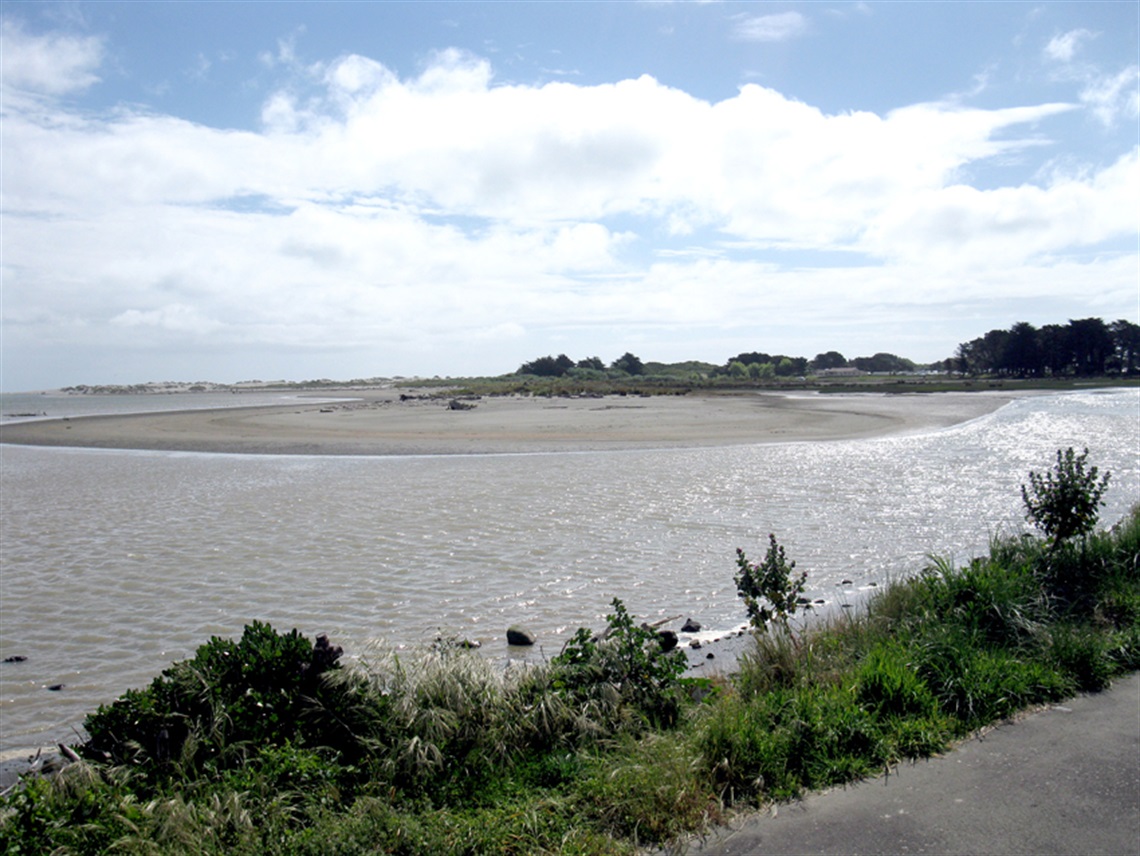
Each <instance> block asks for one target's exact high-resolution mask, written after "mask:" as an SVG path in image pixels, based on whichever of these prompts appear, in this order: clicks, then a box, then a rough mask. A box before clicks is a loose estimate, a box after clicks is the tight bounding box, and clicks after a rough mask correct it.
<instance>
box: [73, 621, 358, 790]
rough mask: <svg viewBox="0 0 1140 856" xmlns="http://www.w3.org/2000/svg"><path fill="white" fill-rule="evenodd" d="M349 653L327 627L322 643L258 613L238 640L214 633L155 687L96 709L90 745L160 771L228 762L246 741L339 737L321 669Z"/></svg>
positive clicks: (101, 755)
mask: <svg viewBox="0 0 1140 856" xmlns="http://www.w3.org/2000/svg"><path fill="white" fill-rule="evenodd" d="M340 654H341V649H340V648H336V647H333V646H331V645H329V643H328V639H327V638H325V637H323V636H322V637H319V638H318V640H317V643H316V645H314V644H313V643H311V642H310V641H309V640H308V639H306V638H305V637H304V636H302V635H301V634H300V633H298V632H297V631H296V630H293V631H291V632H290V633H286V634H278V633H277V632H276V631H275V630H274V629H273V628H272V627H270V626H269V625H268V624H264V623H262V622H258V621H255V622H253V623H252V624H250V625H248V626H246V628H245V630H244V632H243V634H242V637H241V640H240V641H238V642H234V641H233V640H231V639H221V638H219V637H216V636H215V637H213V638H212V639H211V640H210V641H209V642H208V643H206V644H205V645H202V646H201V647H199V648H198V651H197V653H196V654H195V656H194V658H193V659H191V660H184V661H181V662H178V663H175V664H174V665H173V666H171V667H170V668H168V669H166V670H164V671H163V672H162V674H161V675H160V676H159V677H157V678H155V679H154V681H152V682H151V685H150V686H149V687H148V688H147V689H144V690H128V691H127V692H126V693H125V694H124V695H123V696H122V697H121V698H120V699H118V700H117V701H115V702H113V703H112V704H110V705H103V706H100V708H99V709H98V710H97V711H96V712H95V713H93V714H91V715H90V716H88V717H87V719H86V720H85V722H84V727H85V728H86V730H87V734H88V735H89V739H88V740H87V742H86V743H85V744H83V745H82V746H81V747H80V750H81V754H83V755H85V756H86V757H88V758H92V759H95V760H111V761H114V762H115V763H133V764H136V765H140V766H142V767H145V768H147V769H149V770H151V771H156V770H159V769H166V768H170V767H171V766H173V765H187V764H190V765H196V764H197V763H200V762H203V761H206V760H210V761H212V762H213V763H214V765H215V766H218V767H219V768H223V767H225V766H226V765H227V763H229V762H227V761H226V760H225V758H224V756H225V755H227V753H230V752H233V751H234V750H236V751H237V754H241V750H242V748H243V746H244V745H245V744H252V745H253V746H255V747H257V748H261V747H264V746H267V745H284V744H286V743H288V742H290V741H294V742H298V743H301V744H304V743H311V744H314V745H321V744H325V743H328V742H336V736H335V734H334V733H329V734H326V733H324V731H323V729H322V725H323V724H325V723H322V722H320V721H319V712H320V707H319V700H320V698H321V697H322V695H323V694H324V692H323V686H322V680H321V676H322V675H323V674H324V673H325V672H328V671H330V670H333V669H336V668H337V659H338V658H339V657H340ZM330 738H332V739H331V740H330ZM234 760H235V761H236V760H237V759H236V758H235V759H234Z"/></svg>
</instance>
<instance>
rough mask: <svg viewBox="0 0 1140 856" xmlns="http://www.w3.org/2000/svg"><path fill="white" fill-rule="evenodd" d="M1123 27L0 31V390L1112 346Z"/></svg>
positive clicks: (986, 8)
mask: <svg viewBox="0 0 1140 856" xmlns="http://www.w3.org/2000/svg"><path fill="white" fill-rule="evenodd" d="M1138 24H1140V3H1137V2H1108V3H1105V2H1072V3H1048V2H1042V3H1034V2H1009V3H1005V2H948V3H938V2H890V3H876V2H857V3H845V2H827V0H823V2H811V3H779V2H772V3H734V2H704V3H702V2H617V1H616V0H607V2H596V3H590V2H538V3H528V2H497V3H485V2H463V3H444V2H439V3H434V2H415V3H401V2H353V3H348V2H346V3H336V2H320V3H308V2H288V3H285V2H281V3H276V2H121V3H120V2H66V3H52V2H39V0H37V2H34V3H25V2H15V0H4V2H3V3H2V4H0V71H2V75H0V114H2V115H0V276H2V282H0V315H2V321H0V336H2V338H0V388H2V389H3V390H4V391H7V392H14V391H23V390H34V389H52V388H58V387H62V386H70V385H75V384H117V383H140V382H146V381H164V380H176V381H195V380H209V381H217V382H230V383H232V382H238V381H245V380H253V379H258V380H278V379H286V380H306V379H316V378H331V379H334V380H348V379H352V378H371V377H378V376H384V377H391V376H397V375H401V376H425V377H430V376H434V375H440V376H450V377H463V376H474V375H498V374H504V373H508V372H512V371H514V370H515V369H517V368H518V367H519V365H520V364H521V363H523V362H525V361H528V360H531V359H533V358H535V357H538V356H542V355H546V354H552V355H557V354H560V353H565V354H567V355H569V356H570V357H571V358H573V359H575V360H579V359H583V358H586V357H592V356H598V357H600V358H601V359H602V360H603V361H605V362H607V363H609V362H611V361H613V360H614V359H616V358H618V357H619V356H621V355H622V354H623V353H625V352H627V351H630V352H633V353H634V354H636V355H637V356H639V357H640V358H641V359H642V360H645V361H660V362H679V361H683V360H703V361H707V362H712V363H724V362H725V361H726V360H727V359H728V358H729V357H731V356H733V355H735V354H738V353H741V352H745V351H765V352H769V353H780V354H788V355H792V356H805V357H808V358H811V357H813V356H815V355H816V354H818V353H822V352H825V351H830V350H837V351H840V352H841V353H843V354H844V355H845V356H847V357H848V358H853V357H856V356H867V355H870V354H873V353H875V352H879V351H888V352H891V353H895V354H898V355H900V356H904V357H908V358H910V359H913V360H915V361H918V362H923V363H925V362H931V361H935V360H940V359H943V358H945V357H948V356H951V355H952V354H953V353H954V350H955V348H956V347H957V345H958V344H959V343H962V342H965V341H969V340H970V339H973V338H975V337H977V336H980V335H982V334H984V333H985V332H987V331H988V330H991V329H1007V328H1009V327H1010V326H1012V325H1013V324H1014V323H1016V322H1020V321H1028V322H1029V323H1031V324H1035V325H1037V326H1040V325H1043V324H1051V323H1061V324H1063V323H1066V322H1067V321H1068V320H1069V319H1074V318H1086V317H1093V316H1095V317H1101V318H1104V319H1105V320H1107V321H1112V320H1116V319H1118V318H1126V319H1128V320H1130V321H1133V322H1140V64H1138V63H1140V34H1138Z"/></svg>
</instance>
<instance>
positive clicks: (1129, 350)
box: [1109, 318, 1140, 374]
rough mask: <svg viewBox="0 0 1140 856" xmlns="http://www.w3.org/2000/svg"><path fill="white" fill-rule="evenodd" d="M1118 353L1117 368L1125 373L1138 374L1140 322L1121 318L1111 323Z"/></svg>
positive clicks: (1114, 345)
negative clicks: (1136, 322)
mask: <svg viewBox="0 0 1140 856" xmlns="http://www.w3.org/2000/svg"><path fill="white" fill-rule="evenodd" d="M1109 329H1110V331H1111V332H1112V343H1113V347H1114V350H1115V353H1116V362H1117V368H1118V369H1119V370H1120V371H1121V372H1123V373H1124V374H1136V369H1137V365H1138V364H1140V324H1133V323H1132V322H1131V321H1127V320H1125V319H1124V318H1121V319H1120V320H1119V321H1113V322H1112V323H1111V324H1110V325H1109Z"/></svg>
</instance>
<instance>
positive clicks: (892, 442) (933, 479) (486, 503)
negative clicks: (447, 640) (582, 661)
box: [0, 389, 1140, 752]
mask: <svg viewBox="0 0 1140 856" xmlns="http://www.w3.org/2000/svg"><path fill="white" fill-rule="evenodd" d="M1066 446H1076V447H1078V448H1079V447H1085V446H1087V447H1089V449H1090V450H1091V455H1090V457H1091V460H1092V461H1093V462H1094V463H1096V464H1097V465H1098V466H1100V467H1101V469H1102V470H1110V471H1111V472H1112V484H1111V487H1110V489H1109V492H1108V494H1107V496H1106V499H1107V507H1106V508H1105V509H1104V510H1103V512H1102V521H1104V522H1113V521H1115V520H1117V519H1119V518H1120V517H1122V516H1123V515H1124V514H1125V513H1127V511H1128V510H1129V508H1130V507H1131V506H1132V505H1133V504H1135V503H1136V502H1137V501H1138V499H1140V390H1135V389H1132V390H1105V391H1095V392H1078V393H1067V394H1059V395H1045V396H1034V397H1027V398H1022V399H1018V400H1016V401H1014V402H1013V403H1011V404H1009V405H1007V406H1005V407H1003V408H1002V409H1000V410H998V411H997V412H995V413H993V414H991V415H989V416H986V417H983V418H981V419H977V420H974V421H972V422H968V423H965V424H962V425H958V426H955V427H953V428H950V429H945V430H941V431H936V432H931V433H925V434H922V435H913V436H900V437H890V438H881V439H872V440H858V441H842V442H816V443H795V442H791V443H782V444H765V445H755V446H738V447H729V448H723V447H722V448H706V449H687V450H660V451H621V452H578V453H557V454H528V455H481V456H441V457H356V458H352V457H347V458H346V457H299V456H281V457H277V456H241V455H209V454H196V453H172V452H122V451H105V450H82V449H44V448H32V447H17V446H2V445H0V477H2V490H0V562H2V573H0V659H3V658H7V657H13V656H23V657H26V658H27V659H26V660H25V661H23V662H18V663H3V664H0V752H4V751H7V752H11V751H13V750H17V749H20V750H23V749H25V748H28V747H33V746H37V745H42V744H46V745H50V744H51V743H54V742H56V741H61V740H62V741H73V740H74V739H76V733H77V731H78V729H79V728H80V727H81V724H82V720H83V716H84V715H85V714H86V713H87V712H89V711H91V710H93V709H94V708H95V707H96V706H97V705H99V704H101V703H108V702H110V701H112V700H114V699H115V698H116V697H117V696H118V695H120V694H121V693H122V692H123V691H124V690H126V689H127V688H129V687H139V686H143V685H145V684H147V683H148V682H149V681H150V680H151V678H153V677H154V676H155V675H156V674H158V672H159V671H161V669H163V668H164V667H166V666H167V665H169V664H170V663H171V662H172V661H174V660H177V659H182V658H185V657H187V656H190V655H191V654H192V653H193V651H194V649H195V648H196V647H197V646H198V645H200V644H201V643H203V642H204V641H206V640H207V639H208V638H209V637H210V636H212V635H221V636H239V635H240V634H241V631H242V627H243V626H244V625H245V624H246V623H247V622H249V621H251V620H253V619H261V620H265V621H269V622H270V623H271V624H273V625H274V626H275V627H277V628H278V629H279V630H288V629H291V628H293V627H296V628H297V629H299V630H300V631H301V632H303V633H305V634H306V635H308V636H310V637H312V636H315V635H316V634H318V633H327V634H328V635H329V636H330V638H331V639H332V640H333V641H334V642H335V643H336V644H340V645H342V646H343V647H344V649H345V652H346V656H353V655H356V654H357V653H359V652H360V651H362V650H363V649H364V648H365V647H366V646H367V645H368V644H369V643H370V642H371V641H373V640H377V639H379V640H384V641H386V642H387V643H389V644H391V645H408V646H416V645H420V644H424V643H427V642H430V641H431V640H432V639H434V638H435V637H436V636H438V635H440V634H443V635H447V636H451V635H454V636H458V637H462V638H467V639H472V640H477V641H480V642H482V643H483V648H482V651H483V653H484V654H485V655H486V656H489V657H493V658H496V659H501V660H503V661H505V660H506V659H507V657H508V656H519V655H520V652H519V651H518V650H517V649H508V647H507V645H506V642H505V631H506V628H507V627H508V626H509V625H511V624H521V625H525V626H527V627H529V628H531V629H532V630H534V631H535V632H536V633H537V635H538V637H539V645H538V646H537V648H536V649H535V650H534V651H532V652H531V653H530V654H529V656H532V657H535V656H538V657H541V656H552V655H553V654H556V653H557V652H558V650H559V648H560V647H561V644H562V642H563V641H564V640H565V639H566V638H567V637H568V636H569V635H571V634H572V633H573V631H574V629H575V628H577V627H578V626H582V625H585V626H591V627H600V626H602V625H603V623H604V620H605V619H604V616H605V614H606V613H607V611H609V605H610V601H611V599H612V598H614V597H620V598H621V599H622V600H623V601H624V603H625V604H626V606H627V607H628V608H629V610H630V612H632V613H633V614H634V615H636V616H637V617H638V618H639V619H644V620H649V621H656V620H658V619H662V618H667V617H671V616H682V618H684V617H688V616H692V617H694V618H696V619H698V620H699V621H701V622H702V623H703V624H704V625H705V627H706V628H724V629H728V628H733V627H738V626H740V625H741V623H742V622H743V620H744V617H745V616H744V612H743V608H742V606H741V604H740V602H739V599H738V598H737V596H736V589H735V585H734V583H733V573H734V571H735V549H736V548H737V547H743V548H744V549H745V550H746V551H747V552H748V554H749V555H750V557H752V558H753V559H756V560H759V559H760V558H762V557H763V554H764V550H765V548H766V545H767V537H768V533H769V532H772V533H775V534H776V536H777V537H778V539H779V540H780V543H781V544H782V545H784V547H785V548H786V550H787V554H788V557H789V558H791V559H794V560H795V561H796V562H797V568H798V569H800V570H806V571H807V572H808V586H809V591H808V595H809V596H810V597H811V598H812V599H822V600H825V601H827V603H828V604H829V605H830V606H831V607H833V608H838V607H840V606H841V605H842V604H845V603H847V604H850V603H856V602H857V600H858V598H859V597H860V596H861V595H862V594H863V593H865V592H868V591H871V590H873V588H874V587H875V586H876V585H878V584H881V583H883V582H885V581H887V580H889V579H891V578H895V577H900V576H904V575H908V574H912V573H915V572H918V571H920V570H921V569H922V568H923V567H924V565H925V564H926V562H927V557H928V556H929V555H940V556H946V557H948V558H951V559H953V560H955V561H956V562H962V561H965V560H966V559H968V558H970V557H971V556H973V555H976V554H978V553H981V552H983V551H984V550H985V549H986V547H987V545H988V543H989V540H990V538H991V537H992V536H994V535H1000V534H1011V533H1015V532H1020V531H1024V530H1025V529H1026V528H1027V525H1026V523H1025V521H1024V519H1023V510H1022V505H1021V497H1020V492H1019V486H1020V484H1021V483H1022V482H1024V481H1026V474H1027V473H1028V471H1029V470H1039V471H1041V470H1045V469H1048V468H1049V467H1050V466H1051V465H1052V463H1053V460H1054V457H1053V456H1054V454H1055V451H1056V449H1058V448H1062V447H1066ZM59 684H62V685H63V687H62V689H59V690H57V691H52V690H49V689H48V688H49V687H53V686H57V685H59Z"/></svg>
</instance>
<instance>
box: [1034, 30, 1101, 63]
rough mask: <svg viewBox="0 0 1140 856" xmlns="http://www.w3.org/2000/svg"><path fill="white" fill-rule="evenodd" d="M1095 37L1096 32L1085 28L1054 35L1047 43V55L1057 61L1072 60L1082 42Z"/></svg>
mask: <svg viewBox="0 0 1140 856" xmlns="http://www.w3.org/2000/svg"><path fill="white" fill-rule="evenodd" d="M1094 38H1096V33H1093V32H1091V31H1089V30H1085V29H1079V30H1070V31H1069V32H1067V33H1061V34H1059V35H1056V36H1053V38H1051V39H1050V40H1049V43H1048V44H1047V45H1045V56H1046V57H1048V58H1049V59H1051V60H1056V61H1057V62H1072V61H1073V57H1074V56H1075V55H1076V53H1077V51H1078V50H1079V49H1080V46H1081V43H1082V42H1085V41H1088V40H1089V39H1094Z"/></svg>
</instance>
